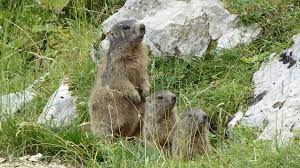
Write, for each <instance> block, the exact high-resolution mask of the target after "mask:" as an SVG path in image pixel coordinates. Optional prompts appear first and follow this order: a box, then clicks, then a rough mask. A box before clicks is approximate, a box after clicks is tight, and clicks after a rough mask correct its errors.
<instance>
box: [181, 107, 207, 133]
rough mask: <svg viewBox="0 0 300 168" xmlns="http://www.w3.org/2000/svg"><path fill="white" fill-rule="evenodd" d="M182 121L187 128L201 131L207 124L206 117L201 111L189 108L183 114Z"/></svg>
mask: <svg viewBox="0 0 300 168" xmlns="http://www.w3.org/2000/svg"><path fill="white" fill-rule="evenodd" d="M182 120H183V121H184V124H185V125H186V126H187V127H188V128H190V129H196V130H194V131H202V128H206V126H207V124H208V115H207V114H206V113H205V112H204V111H203V110H201V109H197V108H190V109H187V110H185V111H184V112H183V114H182Z"/></svg>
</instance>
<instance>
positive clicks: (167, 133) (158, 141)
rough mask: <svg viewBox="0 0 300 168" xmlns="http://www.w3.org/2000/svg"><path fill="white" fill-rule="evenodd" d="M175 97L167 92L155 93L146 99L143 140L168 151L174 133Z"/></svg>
mask: <svg viewBox="0 0 300 168" xmlns="http://www.w3.org/2000/svg"><path fill="white" fill-rule="evenodd" d="M176 113H177V108H176V96H175V95H174V94H173V93H172V92H170V91H169V90H162V91H158V92H155V93H154V94H153V95H151V96H150V97H148V98H147V105H146V113H145V125H144V132H143V133H144V139H145V141H146V143H150V144H154V145H156V146H157V147H159V148H160V149H166V150H167V151H169V150H170V149H171V146H172V141H173V138H174V133H175V129H176V128H175V124H176Z"/></svg>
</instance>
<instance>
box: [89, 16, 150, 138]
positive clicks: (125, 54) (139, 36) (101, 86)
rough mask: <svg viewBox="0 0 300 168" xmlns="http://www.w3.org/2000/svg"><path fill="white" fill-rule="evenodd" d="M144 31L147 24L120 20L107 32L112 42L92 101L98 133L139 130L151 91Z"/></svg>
mask: <svg viewBox="0 0 300 168" xmlns="http://www.w3.org/2000/svg"><path fill="white" fill-rule="evenodd" d="M144 34H145V25H144V24H142V23H139V22H137V21H136V20H124V21H121V22H118V23H116V24H115V25H114V26H113V27H112V29H111V31H110V32H108V33H107V38H108V40H109V43H110V45H109V48H108V50H107V52H106V54H105V56H104V60H103V62H102V63H101V64H100V66H99V68H98V72H97V77H96V84H95V86H94V88H93V89H92V93H91V97H90V101H89V113H90V119H91V131H92V133H93V134H94V135H95V136H98V137H99V136H102V135H110V136H113V137H118V136H121V137H131V136H135V135H137V134H138V133H139V131H138V130H139V129H140V128H139V127H140V125H141V123H142V122H140V121H141V120H140V117H141V116H143V115H144V112H145V97H146V96H147V95H148V93H149V82H148V76H147V59H148V58H147V50H146V48H145V47H144V45H143V44H142V40H143V37H144Z"/></svg>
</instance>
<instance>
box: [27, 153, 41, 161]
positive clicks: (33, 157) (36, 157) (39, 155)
mask: <svg viewBox="0 0 300 168" xmlns="http://www.w3.org/2000/svg"><path fill="white" fill-rule="evenodd" d="M42 157H43V155H42V154H41V153H38V154H36V155H33V156H30V157H29V158H28V161H31V162H38V161H39V160H41V158H42Z"/></svg>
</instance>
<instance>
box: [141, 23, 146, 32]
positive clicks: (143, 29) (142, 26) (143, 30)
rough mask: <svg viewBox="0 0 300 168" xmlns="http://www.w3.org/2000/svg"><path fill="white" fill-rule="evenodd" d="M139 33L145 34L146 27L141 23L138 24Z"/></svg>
mask: <svg viewBox="0 0 300 168" xmlns="http://www.w3.org/2000/svg"><path fill="white" fill-rule="evenodd" d="M140 31H141V32H145V31H146V27H145V25H144V24H143V23H141V24H140Z"/></svg>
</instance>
